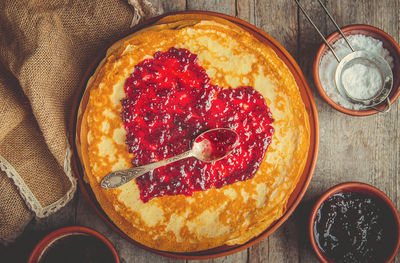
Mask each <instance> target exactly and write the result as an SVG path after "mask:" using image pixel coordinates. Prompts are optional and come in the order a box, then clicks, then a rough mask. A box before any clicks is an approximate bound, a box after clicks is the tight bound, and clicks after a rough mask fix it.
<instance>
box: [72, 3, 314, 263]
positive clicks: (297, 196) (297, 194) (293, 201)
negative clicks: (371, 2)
mask: <svg viewBox="0 0 400 263" xmlns="http://www.w3.org/2000/svg"><path fill="white" fill-rule="evenodd" d="M176 14H193V15H208V16H214V17H218V18H223V19H226V20H228V21H230V22H232V23H235V24H236V25H238V26H240V27H242V28H243V29H244V30H246V31H248V32H249V33H250V34H251V35H253V36H254V37H255V38H257V39H258V40H259V41H261V42H262V43H264V44H265V45H268V46H269V47H271V48H272V49H273V50H274V51H275V52H276V54H277V55H278V56H279V58H280V59H282V61H283V62H284V63H285V64H286V66H287V67H288V68H289V69H290V71H291V73H292V74H293V76H294V78H295V80H296V83H297V85H298V87H299V91H300V95H301V98H302V100H303V102H304V105H305V107H306V110H307V113H308V117H309V124H310V148H309V151H308V157H307V162H306V165H305V167H304V170H303V174H302V175H301V177H300V180H299V182H298V183H297V185H296V188H295V189H294V191H293V192H292V194H291V195H290V197H289V200H288V203H287V206H286V207H287V209H286V212H285V213H284V214H283V215H282V217H281V218H279V219H278V220H276V221H275V222H273V223H272V224H271V225H270V226H269V227H268V228H267V229H265V231H264V232H262V233H261V234H260V235H258V236H256V237H254V238H253V239H251V240H249V241H248V242H246V243H244V244H241V245H234V246H227V245H224V246H220V247H216V248H213V249H209V250H204V251H197V252H188V253H174V252H170V251H161V250H157V249H154V248H150V247H147V246H144V245H142V244H140V243H139V242H136V241H135V240H133V239H132V238H130V237H129V236H128V235H126V234H125V233H124V232H122V231H121V230H120V229H119V228H118V227H117V226H116V225H115V224H114V223H113V222H112V221H111V220H110V219H109V218H108V216H107V215H106V214H105V212H104V211H103V209H102V208H101V206H100V205H99V203H98V202H97V200H96V197H95V195H94V193H93V191H92V190H91V188H90V185H88V184H87V183H86V182H85V181H84V180H83V169H82V165H81V163H80V160H79V157H78V152H77V148H76V144H75V142H76V139H77V137H76V132H77V131H79V127H80V122H81V120H80V119H78V118H77V113H78V109H79V106H80V104H82V105H85V104H86V103H87V100H88V96H86V95H87V94H88V92H86V93H85V88H86V83H87V81H88V79H89V77H90V76H91V75H92V74H93V72H94V70H95V69H96V67H97V65H98V63H99V61H100V60H101V59H102V58H103V57H104V56H105V53H106V50H103V51H102V52H100V53H99V56H98V57H97V58H96V59H95V60H94V61H93V63H92V65H91V66H90V67H89V68H88V70H87V72H86V74H85V76H84V77H83V79H82V82H81V84H80V86H79V87H78V89H77V94H76V98H75V100H74V106H73V111H72V112H73V114H72V115H71V119H70V125H69V135H70V138H69V139H70V143H71V145H72V147H73V154H74V158H73V159H72V167H73V169H74V174H75V175H77V177H78V182H79V184H80V189H81V191H82V193H83V195H84V196H85V197H86V198H87V199H88V201H89V203H90V205H91V206H92V207H93V208H94V209H95V211H96V212H97V214H98V215H99V216H100V217H101V218H102V219H103V220H104V221H105V222H106V223H107V224H108V225H109V226H110V227H111V228H112V229H113V230H114V231H116V232H117V233H118V234H120V235H121V236H122V237H123V238H125V239H126V240H128V241H129V242H131V243H133V244H135V245H136V246H138V247H140V248H143V249H145V250H148V251H150V252H153V253H156V254H159V255H162V256H166V257H172V258H180V259H192V260H198V259H210V258H216V257H222V256H227V255H230V254H233V253H236V252H239V251H241V250H243V249H246V248H248V247H250V246H252V245H254V244H256V243H258V242H260V241H261V240H262V239H264V238H265V237H267V236H269V235H270V234H271V233H273V232H274V231H275V230H276V229H277V228H278V227H279V226H281V225H282V224H283V223H284V222H285V221H286V220H287V219H288V218H289V216H290V215H291V214H292V213H293V211H294V210H295V208H296V207H297V205H298V204H299V203H300V201H301V199H302V198H303V196H304V194H305V192H306V190H307V188H308V185H309V184H310V181H311V177H312V174H313V171H314V168H315V164H316V161H317V155H318V146H319V121H318V112H317V109H316V106H315V101H314V97H313V95H312V93H311V91H310V88H309V86H308V84H307V81H306V79H305V77H304V75H303V73H302V71H301V69H300V67H299V66H298V65H297V63H296V61H295V60H294V59H293V58H292V56H291V55H290V54H289V53H288V52H287V51H286V50H285V49H284V48H283V47H282V46H281V45H280V44H279V43H278V42H277V41H276V40H275V39H273V38H272V37H271V36H269V35H267V34H266V33H265V32H263V31H262V30H260V29H258V28H256V27H255V26H253V25H251V24H249V23H247V22H245V21H243V20H241V19H239V18H235V17H232V16H228V15H224V14H219V13H214V12H208V11H186V12H177V13H171V14H164V15H161V16H158V17H154V18H151V19H149V20H146V21H144V22H142V23H140V24H138V25H137V26H135V27H133V28H132V29H131V30H130V31H128V32H125V34H123V35H122V36H121V37H120V38H123V37H124V36H127V35H129V34H132V33H133V32H136V31H138V30H141V29H143V28H146V27H147V26H150V25H152V24H154V23H156V22H157V21H158V20H160V19H162V18H165V17H167V16H169V15H176ZM117 40H119V39H115V41H117ZM84 107H85V106H84Z"/></svg>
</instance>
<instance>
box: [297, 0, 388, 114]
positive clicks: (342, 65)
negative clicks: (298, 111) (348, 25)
mask: <svg viewBox="0 0 400 263" xmlns="http://www.w3.org/2000/svg"><path fill="white" fill-rule="evenodd" d="M295 1H296V3H297V5H298V6H299V8H300V10H301V11H302V12H303V14H304V15H305V17H306V18H307V19H308V21H310V23H311V24H312V25H313V27H314V28H315V30H316V31H317V32H318V34H319V35H320V36H321V38H322V39H323V40H324V42H325V44H326V45H327V46H328V48H329V49H330V50H331V51H332V53H333V55H334V57H335V58H336V60H337V61H338V62H339V65H338V66H337V67H336V71H335V84H336V88H337V90H338V91H339V93H340V95H342V96H343V97H344V98H345V99H347V100H348V101H349V102H351V103H359V104H362V105H364V106H366V107H369V108H373V109H375V110H377V111H379V112H389V111H390V100H389V94H390V92H391V90H392V87H393V73H392V69H391V68H390V66H389V63H388V62H387V61H386V60H385V59H384V58H382V57H381V56H379V55H377V54H375V53H371V52H368V51H355V50H354V48H353V47H352V46H351V44H350V42H349V41H348V39H347V37H346V36H345V35H344V34H343V32H342V30H341V29H340V27H339V26H338V24H337V23H336V22H335V20H334V19H333V17H332V16H331V14H330V13H329V11H328V10H327V9H326V7H325V5H324V4H323V3H322V2H321V0H318V3H319V4H320V5H321V6H322V8H323V9H324V11H325V13H326V14H327V15H328V17H329V19H330V20H331V21H332V23H333V24H334V25H335V27H336V28H337V30H338V31H339V33H340V34H341V35H342V37H343V38H344V40H345V41H346V43H347V45H348V46H349V47H350V49H351V51H352V53H350V54H348V55H347V56H345V57H344V58H343V59H342V60H340V58H339V57H338V56H337V54H336V52H335V50H334V49H333V47H332V46H331V45H330V44H329V43H328V41H327V40H326V39H325V37H324V35H323V34H322V33H321V31H320V30H319V29H318V27H317V26H316V25H315V23H314V22H313V21H312V19H311V18H310V16H309V15H308V14H307V13H306V11H305V10H304V8H303V7H302V6H301V4H300V2H299V1H298V0H295ZM366 63H368V64H369V65H373V66H375V67H376V69H377V70H378V72H379V73H380V75H381V79H382V83H381V88H380V89H378V90H377V92H376V93H375V94H373V95H372V96H370V97H369V98H356V97H354V96H351V95H350V93H351V92H349V90H348V89H347V88H348V87H346V86H345V85H343V81H342V75H343V72H344V71H345V70H346V69H347V68H349V67H351V66H353V65H355V64H366ZM385 101H386V104H387V107H386V109H385V110H381V109H379V108H377V107H376V106H378V105H380V104H382V103H383V102H385Z"/></svg>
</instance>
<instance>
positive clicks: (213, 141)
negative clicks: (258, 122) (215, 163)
mask: <svg viewBox="0 0 400 263" xmlns="http://www.w3.org/2000/svg"><path fill="white" fill-rule="evenodd" d="M238 140H239V136H238V135H237V133H235V132H234V131H232V130H228V129H217V130H215V129H214V130H210V131H206V132H205V133H203V134H201V135H200V136H199V137H197V138H196V140H195V141H194V142H195V144H197V145H202V146H203V147H202V151H201V152H200V154H201V155H202V158H203V159H201V160H202V161H208V162H209V161H212V160H217V159H221V158H223V157H224V156H226V155H227V154H228V153H229V152H231V151H232V150H233V149H234V148H235V147H236V145H237V143H238ZM193 148H195V147H193Z"/></svg>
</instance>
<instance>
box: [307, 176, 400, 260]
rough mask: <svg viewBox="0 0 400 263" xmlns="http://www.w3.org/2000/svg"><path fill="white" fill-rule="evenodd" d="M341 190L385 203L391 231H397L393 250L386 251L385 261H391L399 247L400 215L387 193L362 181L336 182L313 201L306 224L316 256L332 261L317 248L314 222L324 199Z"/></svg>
mask: <svg viewBox="0 0 400 263" xmlns="http://www.w3.org/2000/svg"><path fill="white" fill-rule="evenodd" d="M341 192H353V193H362V194H366V195H369V196H371V197H375V198H378V199H380V200H382V201H383V202H384V203H385V204H386V205H387V208H388V209H389V211H390V212H391V214H392V215H393V221H394V224H395V226H396V227H395V229H393V231H396V232H393V233H397V235H396V234H394V239H395V244H394V246H393V250H392V251H388V253H387V255H388V256H387V258H386V260H385V262H391V261H392V260H393V259H394V257H395V256H396V254H397V252H398V250H399V247H400V217H399V213H398V212H397V209H396V207H395V206H394V204H393V203H392V201H391V200H390V199H389V197H387V195H386V194H385V193H383V192H382V191H381V190H379V189H377V188H375V187H373V186H371V185H369V184H364V183H360V182H348V183H342V184H338V185H336V186H334V187H332V188H331V189H329V190H328V191H326V192H325V193H324V194H323V195H322V196H321V197H320V198H319V199H318V201H317V202H316V203H315V205H314V207H313V209H312V210H311V216H310V220H309V224H308V235H309V237H310V241H311V246H312V248H313V249H314V252H315V254H316V255H317V257H318V258H319V260H320V261H321V262H324V263H328V262H329V263H332V262H333V261H332V260H331V259H329V258H328V257H327V256H325V254H324V253H323V252H322V251H321V250H320V249H319V247H318V245H317V241H316V240H315V235H314V223H315V220H316V216H317V212H318V210H319V208H320V207H321V205H322V203H323V202H324V201H325V200H327V199H328V198H329V197H331V196H332V195H334V194H337V193H341Z"/></svg>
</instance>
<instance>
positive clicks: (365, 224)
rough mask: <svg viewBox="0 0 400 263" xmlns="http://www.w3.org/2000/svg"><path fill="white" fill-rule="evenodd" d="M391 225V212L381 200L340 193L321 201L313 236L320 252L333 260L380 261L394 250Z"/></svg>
mask: <svg viewBox="0 0 400 263" xmlns="http://www.w3.org/2000/svg"><path fill="white" fill-rule="evenodd" d="M394 227H395V225H394V220H393V215H391V212H390V210H389V209H388V208H387V205H386V204H385V203H383V201H382V200H379V199H376V198H372V197H369V196H368V195H365V194H361V193H353V192H343V193H338V194H335V195H333V196H331V197H330V198H328V199H327V200H326V201H325V202H324V203H323V204H322V206H321V207H320V209H319V210H318V212H317V217H316V221H315V224H314V235H315V239H316V241H317V244H318V246H319V248H320V249H321V251H322V252H323V253H324V254H325V255H326V256H327V257H328V258H330V259H332V260H333V261H334V262H346V263H347V262H352V263H356V262H360V263H361V262H362V263H368V262H371V263H372V262H374V263H379V262H384V261H385V259H386V258H387V256H388V253H390V252H391V251H392V250H393V246H394V243H395V242H394V235H396V233H394V232H396V231H395V228H394ZM397 235H398V233H397Z"/></svg>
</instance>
